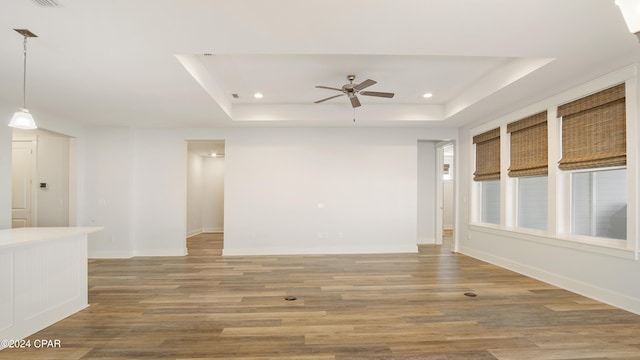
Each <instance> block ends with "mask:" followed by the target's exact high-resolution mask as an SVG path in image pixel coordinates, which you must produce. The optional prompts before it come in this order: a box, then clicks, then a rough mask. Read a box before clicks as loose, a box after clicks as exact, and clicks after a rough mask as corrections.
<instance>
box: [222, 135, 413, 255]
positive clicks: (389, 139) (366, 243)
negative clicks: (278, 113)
mask: <svg viewBox="0 0 640 360" xmlns="http://www.w3.org/2000/svg"><path fill="white" fill-rule="evenodd" d="M408 134H409V133H405V132H403V131H390V130H388V129H385V130H382V129H282V130H281V129H252V130H246V131H243V132H242V134H241V136H238V135H239V134H238V135H236V134H234V135H236V136H231V137H229V138H228V139H227V140H226V160H225V161H226V164H225V175H226V181H225V249H224V253H225V254H226V255H232V254H298V253H368V252H399V251H402V252H414V251H417V247H416V226H417V225H416V213H417V208H416V202H417V201H416V197H417V194H416V190H417V182H416V176H417V141H416V138H415V137H414V136H408Z"/></svg>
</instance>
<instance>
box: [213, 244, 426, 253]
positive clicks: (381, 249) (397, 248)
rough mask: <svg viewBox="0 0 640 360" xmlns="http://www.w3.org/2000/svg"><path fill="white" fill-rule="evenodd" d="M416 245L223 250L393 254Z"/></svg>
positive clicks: (227, 250) (412, 250)
mask: <svg viewBox="0 0 640 360" xmlns="http://www.w3.org/2000/svg"><path fill="white" fill-rule="evenodd" d="M417 252H418V247H417V246H416V245H407V246H384V247H368V248H362V247H357V248H349V247H318V248H289V247H287V248H277V247H269V248H227V247H225V248H224V249H223V250H222V255H223V256H253V255H326V254H393V253H417Z"/></svg>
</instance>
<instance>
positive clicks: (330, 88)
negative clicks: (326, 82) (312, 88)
mask: <svg viewBox="0 0 640 360" xmlns="http://www.w3.org/2000/svg"><path fill="white" fill-rule="evenodd" d="M316 89H329V90H338V91H342V89H338V88H332V87H328V86H322V85H316Z"/></svg>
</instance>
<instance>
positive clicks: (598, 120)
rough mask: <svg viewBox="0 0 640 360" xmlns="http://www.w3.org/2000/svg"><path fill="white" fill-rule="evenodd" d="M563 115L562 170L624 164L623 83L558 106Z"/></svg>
mask: <svg viewBox="0 0 640 360" xmlns="http://www.w3.org/2000/svg"><path fill="white" fill-rule="evenodd" d="M558 116H561V117H562V159H561V160H560V162H559V163H558V164H559V165H558V167H559V168H560V169H561V170H577V169H593V168H600V167H610V166H625V165H626V164H627V140H626V139H627V137H626V133H627V132H626V111H625V89H624V84H620V85H617V86H614V87H612V88H609V89H606V90H603V91H600V92H598V93H596V94H593V95H589V96H586V97H584V98H581V99H578V100H576V101H573V102H570V103H568V104H565V105H562V106H559V107H558Z"/></svg>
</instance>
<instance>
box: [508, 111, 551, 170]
mask: <svg viewBox="0 0 640 360" xmlns="http://www.w3.org/2000/svg"><path fill="white" fill-rule="evenodd" d="M507 132H508V133H510V134H511V142H510V143H511V159H510V161H511V164H510V166H509V176H510V177H519V176H535V175H546V174H547V173H548V172H549V171H548V169H549V163H548V159H547V154H548V148H549V147H548V137H547V112H546V111H544V112H541V113H539V114H535V115H531V116H529V117H526V118H524V119H522V120H518V121H516V122H513V123H511V124H508V125H507Z"/></svg>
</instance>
